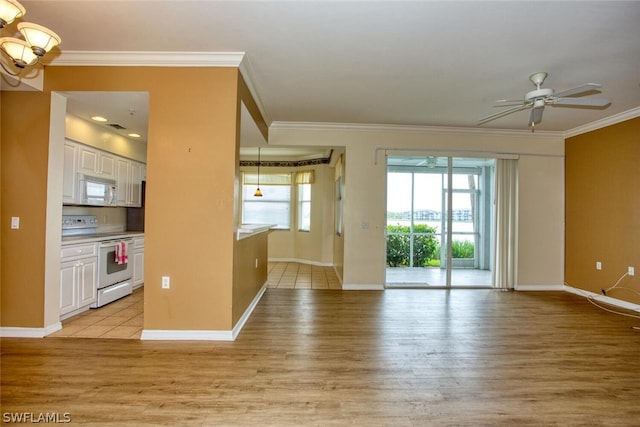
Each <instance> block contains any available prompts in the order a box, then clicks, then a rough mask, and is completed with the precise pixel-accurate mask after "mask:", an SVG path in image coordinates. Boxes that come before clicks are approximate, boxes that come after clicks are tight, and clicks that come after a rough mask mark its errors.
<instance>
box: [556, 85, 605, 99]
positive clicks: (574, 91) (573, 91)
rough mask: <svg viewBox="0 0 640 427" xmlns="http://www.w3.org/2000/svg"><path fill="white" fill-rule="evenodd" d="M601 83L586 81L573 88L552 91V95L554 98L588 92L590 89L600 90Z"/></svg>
mask: <svg viewBox="0 0 640 427" xmlns="http://www.w3.org/2000/svg"><path fill="white" fill-rule="evenodd" d="M601 87H602V85H599V84H598V83H587V84H584V85H582V86H578V87H574V88H573V89H567V90H561V91H560V92H557V93H554V94H553V96H555V97H556V98H562V97H563V96H572V95H577V94H580V93H585V92H590V91H592V90H600V88H601Z"/></svg>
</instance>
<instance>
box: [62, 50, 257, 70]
mask: <svg viewBox="0 0 640 427" xmlns="http://www.w3.org/2000/svg"><path fill="white" fill-rule="evenodd" d="M244 56H245V53H244V52H133V51H132V52H120V51H66V50H65V51H63V52H61V53H60V55H59V56H57V57H55V58H54V59H52V60H51V61H50V65H53V66H55V65H71V66H107V67H109V66H111V67H118V66H127V67H133V66H136V67H156V66H158V67H239V66H240V63H241V62H242V59H243V58H244Z"/></svg>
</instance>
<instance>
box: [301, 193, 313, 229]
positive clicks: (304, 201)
mask: <svg viewBox="0 0 640 427" xmlns="http://www.w3.org/2000/svg"><path fill="white" fill-rule="evenodd" d="M298 230H299V231H311V184H298Z"/></svg>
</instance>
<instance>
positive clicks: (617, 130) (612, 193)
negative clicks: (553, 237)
mask: <svg viewBox="0 0 640 427" xmlns="http://www.w3.org/2000/svg"><path fill="white" fill-rule="evenodd" d="M638 135H640V118H636V119H632V120H628V121H625V122H622V123H619V124H616V125H613V126H609V127H606V128H603V129H599V130H596V131H593V132H588V133H586V134H582V135H578V136H575V137H573V138H568V139H567V141H566V265H565V270H566V274H565V281H566V283H567V284H568V285H569V286H573V287H576V288H580V289H584V290H587V291H591V292H594V293H600V292H601V290H602V289H606V288H608V287H610V286H612V285H613V284H614V283H615V282H616V281H617V280H618V279H619V278H620V276H622V275H623V274H624V273H625V272H626V271H627V267H629V266H633V267H635V270H636V275H635V276H634V277H627V278H625V279H624V280H623V281H622V282H621V283H620V286H624V287H630V288H633V289H635V290H636V291H638V290H640V279H639V275H640V139H638ZM596 261H600V262H601V263H602V270H599V271H598V270H596ZM607 295H609V296H611V297H612V298H616V299H621V300H625V301H630V302H634V303H636V304H637V303H640V296H638V295H637V294H635V293H633V292H631V291H628V290H614V291H610V292H609V293H608V294H607Z"/></svg>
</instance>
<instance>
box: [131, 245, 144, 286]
mask: <svg viewBox="0 0 640 427" xmlns="http://www.w3.org/2000/svg"><path fill="white" fill-rule="evenodd" d="M143 284H144V249H143V250H141V251H136V252H134V253H133V287H134V288H138V287H140V286H142V285H143Z"/></svg>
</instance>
